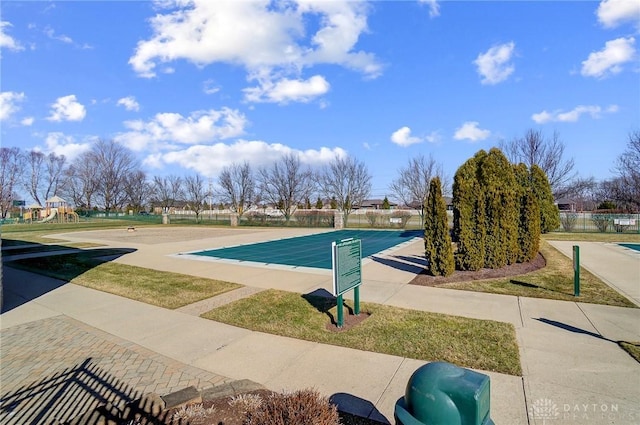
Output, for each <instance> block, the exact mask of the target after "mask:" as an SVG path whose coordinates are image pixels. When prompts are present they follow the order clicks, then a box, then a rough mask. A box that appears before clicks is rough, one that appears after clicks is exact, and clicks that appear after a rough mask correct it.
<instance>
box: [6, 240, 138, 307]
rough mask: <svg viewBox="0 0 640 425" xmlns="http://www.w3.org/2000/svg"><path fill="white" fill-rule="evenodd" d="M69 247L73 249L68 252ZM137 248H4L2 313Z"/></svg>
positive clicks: (33, 245)
mask: <svg viewBox="0 0 640 425" xmlns="http://www.w3.org/2000/svg"><path fill="white" fill-rule="evenodd" d="M69 249H71V250H73V252H72V253H69V252H68V251H69ZM134 251H135V249H128V248H126V249H125V248H97V249H75V248H69V247H65V246H62V245H42V244H29V245H28V246H24V247H18V248H15V249H7V250H4V251H3V252H2V286H1V287H0V304H1V305H0V313H6V312H8V311H10V310H13V309H14V308H16V307H19V306H21V305H22V304H25V303H27V302H29V301H31V300H33V299H36V298H38V297H40V296H41V295H44V294H46V293H47V292H50V291H53V290H54V289H56V288H59V287H61V286H63V285H65V284H66V283H68V282H70V281H71V280H72V279H73V278H75V277H76V276H80V275H81V274H83V273H86V272H87V271H89V270H91V269H92V268H95V267H97V266H99V265H100V264H103V263H106V262H109V261H113V260H115V259H116V258H118V257H121V256H122V255H125V254H129V253H131V252H134ZM24 272H28V273H24Z"/></svg>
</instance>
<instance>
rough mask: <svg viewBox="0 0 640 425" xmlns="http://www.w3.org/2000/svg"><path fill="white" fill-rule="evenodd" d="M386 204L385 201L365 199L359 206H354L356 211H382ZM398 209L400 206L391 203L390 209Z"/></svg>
mask: <svg viewBox="0 0 640 425" xmlns="http://www.w3.org/2000/svg"><path fill="white" fill-rule="evenodd" d="M383 203H384V199H365V200H364V201H362V202H361V203H360V205H358V206H354V209H361V210H381V209H383V208H382V204H383ZM396 208H398V204H396V203H395V202H391V201H389V209H390V210H394V209H396Z"/></svg>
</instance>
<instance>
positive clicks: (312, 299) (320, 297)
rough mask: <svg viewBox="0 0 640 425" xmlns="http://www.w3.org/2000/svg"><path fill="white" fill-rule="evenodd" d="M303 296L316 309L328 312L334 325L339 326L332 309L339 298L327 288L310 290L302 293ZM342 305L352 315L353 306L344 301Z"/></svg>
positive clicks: (324, 312)
mask: <svg viewBox="0 0 640 425" xmlns="http://www.w3.org/2000/svg"><path fill="white" fill-rule="evenodd" d="M302 298H304V299H305V300H306V301H307V302H308V303H309V304H311V305H312V306H313V307H314V308H315V309H316V310H318V311H319V312H320V313H323V314H326V315H327V316H328V317H329V320H331V324H332V325H333V326H338V322H337V320H336V318H335V317H334V316H333V314H331V311H330V310H331V309H332V308H334V307H335V306H336V305H337V299H336V297H334V296H333V294H332V293H330V292H329V291H327V290H326V289H316V290H315V291H313V292H309V293H308V294H302ZM342 305H343V306H344V307H345V308H346V309H347V310H348V311H349V314H350V315H353V314H354V313H353V308H351V307H349V306H348V305H347V304H346V303H345V302H344V301H343V303H342Z"/></svg>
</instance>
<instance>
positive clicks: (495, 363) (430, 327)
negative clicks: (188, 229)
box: [202, 290, 521, 375]
mask: <svg viewBox="0 0 640 425" xmlns="http://www.w3.org/2000/svg"><path fill="white" fill-rule="evenodd" d="M328 300H331V301H328ZM327 302H329V303H332V305H333V306H331V304H330V305H327V304H326V303H327ZM336 312H337V311H336V307H335V301H333V299H331V298H329V299H327V298H322V297H311V296H302V295H300V294H296V293H290V292H284V291H277V290H268V291H264V292H261V293H258V294H256V295H253V296H251V297H249V298H245V299H241V300H238V301H235V302H233V303H231V304H228V305H226V306H222V307H219V308H216V309H214V310H212V311H209V312H207V313H205V314H203V315H202V317H205V318H207V319H211V320H215V321H219V322H223V323H228V324H230V325H234V326H239V327H243V328H247V329H251V330H256V331H260V332H266V333H271V334H276V335H282V336H287V337H291V338H297V339H303V340H308V341H314V342H320V343H324V344H332V345H339V346H342V347H349V348H355V349H358V350H365V351H374V352H377V353H385V354H391V355H395V356H402V357H409V358H413V359H418V360H427V361H435V360H442V361H448V362H451V363H455V364H457V365H459V366H463V367H470V368H474V369H482V370H488V371H495V372H500V373H506V374H510V375H521V368H520V357H519V352H518V344H517V342H516V337H515V329H514V327H513V325H511V324H509V323H502V322H495V321H489V320H478V319H468V318H463V317H458V316H449V315H444V314H435V313H427V312H422V311H416V310H408V309H402V308H397V307H390V306H383V305H379V304H370V303H362V304H361V312H363V313H369V314H370V316H369V317H368V318H367V319H365V320H364V321H363V322H361V323H360V324H358V325H356V326H354V327H353V328H351V329H348V330H346V331H342V332H332V331H330V330H328V329H327V324H328V323H330V317H329V316H330V315H331V316H332V317H336ZM345 314H346V311H345Z"/></svg>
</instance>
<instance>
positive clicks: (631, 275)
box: [550, 241, 640, 307]
mask: <svg viewBox="0 0 640 425" xmlns="http://www.w3.org/2000/svg"><path fill="white" fill-rule="evenodd" d="M550 243H551V245H553V246H554V247H555V248H556V249H557V250H559V251H560V252H562V253H563V254H565V255H566V256H568V257H570V258H572V256H573V246H574V245H577V246H578V247H579V248H580V265H581V266H582V267H584V268H586V269H587V270H589V271H590V272H591V273H593V274H594V275H596V276H598V277H599V278H600V279H602V280H603V281H604V282H606V283H607V284H608V285H609V286H611V287H612V288H613V289H615V290H616V291H618V292H620V293H621V294H622V295H624V296H625V297H627V298H629V299H630V300H631V301H633V302H634V303H635V304H636V305H637V306H639V307H640V251H635V250H632V249H629V248H624V247H621V246H620V245H618V244H616V243H604V242H570V241H551V242H550ZM639 243H640V242H639ZM612 271H615V273H612Z"/></svg>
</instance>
